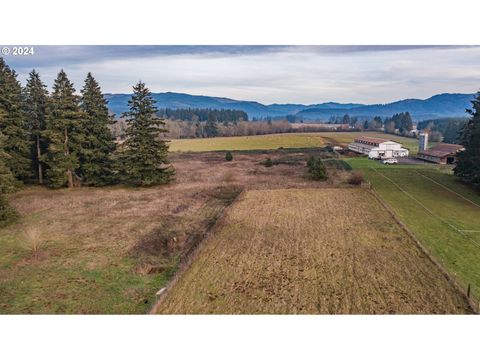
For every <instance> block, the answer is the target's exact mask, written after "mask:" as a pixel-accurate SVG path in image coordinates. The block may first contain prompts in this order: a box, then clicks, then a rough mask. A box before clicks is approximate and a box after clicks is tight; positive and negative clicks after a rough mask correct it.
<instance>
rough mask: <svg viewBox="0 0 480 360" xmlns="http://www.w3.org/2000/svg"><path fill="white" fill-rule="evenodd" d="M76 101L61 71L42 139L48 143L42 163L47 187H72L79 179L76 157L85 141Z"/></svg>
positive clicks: (81, 118)
mask: <svg viewBox="0 0 480 360" xmlns="http://www.w3.org/2000/svg"><path fill="white" fill-rule="evenodd" d="M83 118H84V114H83V112H82V111H81V109H80V105H79V97H78V96H77V95H75V89H74V87H73V84H72V83H71V82H70V80H69V79H68V77H67V74H65V72H64V71H63V70H61V71H60V73H59V74H58V76H57V79H56V80H55V83H54V85H53V92H52V95H51V100H50V103H49V108H48V115H47V121H46V130H45V131H44V136H45V138H46V139H47V143H48V153H47V154H46V156H45V161H46V163H47V165H48V169H47V173H46V175H47V178H48V181H49V185H50V187H53V188H60V187H63V186H65V185H67V186H68V187H70V188H71V187H73V186H74V179H75V178H78V175H77V174H76V173H75V171H77V170H78V168H79V160H78V154H79V153H80V152H81V144H82V141H83V138H84V131H83V128H82V126H83V124H82V120H83Z"/></svg>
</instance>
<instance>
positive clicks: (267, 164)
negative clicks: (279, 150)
mask: <svg viewBox="0 0 480 360" xmlns="http://www.w3.org/2000/svg"><path fill="white" fill-rule="evenodd" d="M272 166H273V161H272V159H270V158H267V160H265V167H272Z"/></svg>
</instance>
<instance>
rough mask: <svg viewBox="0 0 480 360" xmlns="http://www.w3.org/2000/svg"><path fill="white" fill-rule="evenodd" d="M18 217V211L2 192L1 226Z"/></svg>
mask: <svg viewBox="0 0 480 360" xmlns="http://www.w3.org/2000/svg"><path fill="white" fill-rule="evenodd" d="M17 217H18V214H17V212H16V211H15V209H14V208H12V207H11V206H10V204H9V203H8V201H7V199H5V197H3V196H2V195H1V194H0V227H3V226H5V225H7V224H9V223H10V222H12V221H13V220H15V219H16V218H17Z"/></svg>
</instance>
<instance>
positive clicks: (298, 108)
mask: <svg viewBox="0 0 480 360" xmlns="http://www.w3.org/2000/svg"><path fill="white" fill-rule="evenodd" d="M130 96H131V94H106V95H105V97H106V99H107V100H108V106H109V109H110V111H111V112H112V113H114V114H115V115H116V116H118V117H119V116H121V114H122V113H123V112H125V111H127V110H128V100H129V99H130ZM152 96H153V98H154V99H155V100H156V102H157V104H156V105H157V107H158V108H171V109H181V108H210V109H231V110H243V111H245V112H246V113H247V114H248V116H249V118H250V119H252V118H266V117H272V118H274V117H284V116H287V115H295V116H296V117H298V118H301V119H304V120H306V121H328V120H329V118H330V117H331V116H343V115H345V114H348V115H350V116H358V117H369V118H371V117H373V116H382V117H386V116H392V115H393V114H396V113H400V112H406V111H408V112H410V114H411V115H412V118H413V119H414V121H420V120H427V119H437V118H444V117H464V116H466V114H465V109H467V108H471V103H470V101H471V100H472V99H473V98H474V94H439V95H435V96H432V97H430V98H428V99H425V100H421V99H405V100H399V101H395V102H392V103H387V104H374V105H365V104H355V103H348V104H342V103H337V102H326V103H320V104H311V105H303V104H270V105H265V104H261V103H259V102H257V101H242V100H234V99H229V98H223V97H212V96H204V95H190V94H182V93H174V92H165V93H153V94H152Z"/></svg>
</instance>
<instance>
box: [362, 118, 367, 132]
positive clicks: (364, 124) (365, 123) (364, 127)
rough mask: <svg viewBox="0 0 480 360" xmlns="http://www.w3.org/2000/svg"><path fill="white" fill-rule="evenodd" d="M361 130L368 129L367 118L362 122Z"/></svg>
mask: <svg viewBox="0 0 480 360" xmlns="http://www.w3.org/2000/svg"><path fill="white" fill-rule="evenodd" d="M363 130H368V120H365V122H364V123H363Z"/></svg>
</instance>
